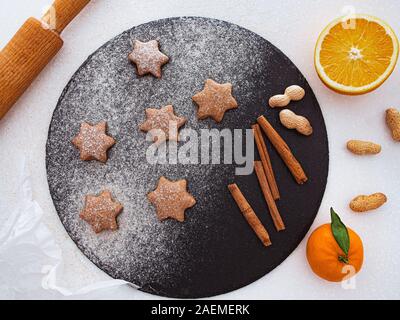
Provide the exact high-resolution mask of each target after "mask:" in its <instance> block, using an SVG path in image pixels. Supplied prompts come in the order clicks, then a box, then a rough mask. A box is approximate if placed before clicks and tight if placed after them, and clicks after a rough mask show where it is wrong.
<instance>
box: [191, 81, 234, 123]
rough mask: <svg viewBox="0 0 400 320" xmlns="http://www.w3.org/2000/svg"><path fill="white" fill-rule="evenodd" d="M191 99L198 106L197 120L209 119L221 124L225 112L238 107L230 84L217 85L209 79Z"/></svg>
mask: <svg viewBox="0 0 400 320" xmlns="http://www.w3.org/2000/svg"><path fill="white" fill-rule="evenodd" d="M192 99H193V101H194V102H196V103H197V105H198V106H199V108H198V111H197V117H198V118H199V119H205V118H208V117H211V118H213V119H214V120H215V121H217V122H221V121H222V118H223V117H224V114H225V112H226V111H228V110H230V109H235V108H237V107H238V104H237V102H236V100H235V98H234V97H233V96H232V84H231V83H224V84H219V83H217V82H215V81H214V80H211V79H207V80H206V83H205V86H204V89H203V90H202V91H200V92H199V93H196V94H195V95H194V96H193V98H192Z"/></svg>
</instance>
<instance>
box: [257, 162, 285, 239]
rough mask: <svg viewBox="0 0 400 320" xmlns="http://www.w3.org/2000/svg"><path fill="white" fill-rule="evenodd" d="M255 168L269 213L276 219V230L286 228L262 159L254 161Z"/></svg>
mask: <svg viewBox="0 0 400 320" xmlns="http://www.w3.org/2000/svg"><path fill="white" fill-rule="evenodd" d="M254 169H255V171H256V175H257V178H258V182H259V183H260V187H261V191H262V193H263V195H264V198H265V202H266V203H267V205H268V209H269V213H270V215H271V217H272V220H273V221H274V225H275V228H276V230H278V231H282V230H285V224H284V223H283V220H282V217H281V215H280V214H279V211H278V208H277V206H276V203H275V200H274V198H273V196H272V192H271V189H270V187H269V185H268V181H267V176H266V174H265V172H264V168H263V165H262V162H261V161H254Z"/></svg>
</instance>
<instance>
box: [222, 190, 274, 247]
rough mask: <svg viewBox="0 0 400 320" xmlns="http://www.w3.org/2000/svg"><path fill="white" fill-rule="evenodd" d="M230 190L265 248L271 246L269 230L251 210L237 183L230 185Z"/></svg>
mask: <svg viewBox="0 0 400 320" xmlns="http://www.w3.org/2000/svg"><path fill="white" fill-rule="evenodd" d="M228 189H229V191H230V193H231V194H232V197H233V199H234V200H235V202H236V204H237V205H238V207H239V209H240V212H241V213H242V214H243V216H244V217H245V219H246V220H247V222H248V223H249V225H250V227H251V228H252V229H253V230H254V232H255V233H256V235H257V237H258V238H259V239H260V240H261V242H262V243H263V244H264V246H266V247H268V246H270V245H271V240H270V238H269V234H268V232H267V230H266V229H265V228H264V226H263V225H262V223H261V221H260V219H258V217H257V215H256V214H255V212H254V211H253V209H252V208H251V206H250V204H249V203H248V202H247V200H246V198H245V197H244V195H243V193H242V192H241V191H240V189H239V187H238V186H237V184H236V183H233V184H230V185H228Z"/></svg>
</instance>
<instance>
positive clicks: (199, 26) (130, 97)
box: [46, 17, 329, 298]
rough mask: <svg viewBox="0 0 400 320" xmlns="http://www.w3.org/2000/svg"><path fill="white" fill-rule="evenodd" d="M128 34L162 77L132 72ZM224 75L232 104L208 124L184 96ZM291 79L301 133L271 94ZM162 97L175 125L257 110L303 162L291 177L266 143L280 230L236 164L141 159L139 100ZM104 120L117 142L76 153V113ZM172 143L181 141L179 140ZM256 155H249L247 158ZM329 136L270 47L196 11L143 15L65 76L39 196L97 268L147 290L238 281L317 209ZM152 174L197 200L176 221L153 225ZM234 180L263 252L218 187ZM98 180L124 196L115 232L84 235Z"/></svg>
mask: <svg viewBox="0 0 400 320" xmlns="http://www.w3.org/2000/svg"><path fill="white" fill-rule="evenodd" d="M131 39H138V40H141V41H148V40H151V39H158V40H159V41H160V46H161V50H162V52H164V53H165V54H167V55H168V56H169V57H170V62H169V63H168V64H167V65H166V66H165V67H164V68H163V77H162V79H155V78H153V77H151V76H145V77H141V78H140V77H137V76H136V73H135V67H134V66H133V65H132V64H130V63H129V61H128V59H127V55H128V54H129V52H130V51H131ZM207 78H212V79H214V80H216V81H217V82H220V83H222V82H231V83H232V84H233V94H234V96H235V97H236V99H237V101H238V104H239V108H238V109H236V110H231V111H229V112H227V113H226V114H225V118H224V120H223V121H222V122H221V123H220V124H216V123H215V122H214V121H212V120H209V119H208V120H204V121H198V120H197V118H196V106H195V104H194V103H193V102H192V100H191V97H192V95H193V94H194V93H196V92H198V91H200V90H201V89H202V88H203V84H204V81H205V80H206V79H207ZM291 84H298V85H300V86H302V87H303V88H305V91H306V96H305V98H304V99H303V100H302V101H299V102H293V103H291V104H290V106H289V108H292V107H293V110H295V111H296V112H297V113H299V114H302V115H304V116H306V117H307V118H308V119H309V120H310V121H311V123H312V125H313V128H314V133H313V134H312V135H311V136H310V137H304V136H301V135H299V134H298V133H296V132H295V131H292V130H287V129H285V128H284V127H283V126H282V125H281V124H280V123H279V119H278V114H279V110H277V109H271V108H269V107H267V105H268V99H269V97H270V96H272V95H274V94H277V93H282V92H283V91H284V89H285V88H286V87H287V86H288V85H291ZM167 104H173V105H174V107H175V112H176V113H177V114H178V115H183V116H185V117H186V118H187V119H188V122H187V124H186V125H185V127H186V128H192V129H196V130H197V131H199V130H200V129H202V128H217V129H223V128H230V129H234V128H236V129H246V128H250V126H251V124H253V123H254V122H255V120H256V118H257V116H259V115H261V114H264V115H266V116H267V118H268V119H269V120H270V122H271V124H272V125H273V126H274V127H275V128H276V130H277V131H278V132H279V133H280V134H281V135H282V137H283V138H284V139H285V140H286V142H287V143H288V145H289V146H290V147H291V148H292V151H293V152H294V154H295V155H296V157H297V158H298V159H299V161H300V162H301V163H302V165H303V167H304V170H305V172H306V173H307V175H308V177H309V180H308V182H307V183H306V184H305V185H302V186H299V185H297V184H296V183H295V181H294V179H293V177H292V176H291V175H290V173H289V171H288V169H287V168H286V166H285V165H284V163H283V162H282V160H281V159H280V157H279V155H278V154H277V153H276V152H275V150H274V149H273V148H272V147H271V145H269V144H268V147H269V151H270V155H271V160H272V164H273V167H274V171H275V174H276V178H277V182H278V185H279V189H280V192H281V200H280V201H278V207H279V209H280V212H281V215H282V217H283V220H284V221H285V223H286V230H285V231H282V232H279V233H278V232H277V231H276V230H275V228H274V226H273V223H272V220H271V218H270V216H269V213H268V209H267V206H266V204H265V202H264V199H263V196H262V194H261V191H260V189H259V186H258V182H257V178H256V176H255V174H254V173H253V174H252V175H248V176H235V171H234V170H235V165H233V164H231V165H229V164H226V165H217V164H214V165H205V164H199V165H193V164H191V165H190V164H189V165H183V164H177V165H174V164H169V165H168V164H156V165H152V164H149V163H148V162H147V161H146V156H145V151H146V149H147V147H148V146H149V142H146V141H145V134H144V133H142V132H140V131H139V130H138V126H139V124H140V123H141V122H142V121H143V120H144V110H145V108H147V107H150V106H153V107H160V106H164V105H167ZM100 120H106V121H107V122H108V126H109V129H108V132H109V134H110V135H111V136H113V137H114V138H115V139H116V140H117V144H116V145H115V146H114V147H113V148H112V149H111V150H110V152H109V159H108V162H107V163H106V164H101V163H99V162H96V161H91V162H84V161H80V160H79V154H78V151H77V150H76V149H75V148H74V147H73V146H72V144H71V139H72V138H73V137H74V136H75V134H76V133H77V132H78V130H79V125H80V123H81V122H82V121H88V122H92V123H95V122H97V121H100ZM180 144H182V143H180ZM255 157H256V158H257V157H258V155H257V154H256V155H255ZM328 161H329V152H328V141H327V134H326V129H325V124H324V120H323V116H322V114H321V110H320V108H319V105H318V102H317V100H316V98H315V96H314V94H313V92H312V90H311V88H310V86H309V85H308V83H307V81H306V80H305V78H304V77H303V76H302V74H301V73H300V72H299V70H298V69H297V68H296V67H295V66H294V64H293V63H292V62H291V61H290V60H289V59H288V58H287V57H286V56H285V55H284V54H283V53H282V52H280V51H279V50H278V49H277V48H276V47H274V46H273V45H272V44H271V43H269V42H268V41H267V40H265V39H263V38H261V37H260V36H258V35H257V34H254V33H253V32H251V31H249V30H246V29H243V28H241V27H239V26H237V25H234V24H231V23H228V22H224V21H219V20H214V19H208V18H198V17H183V18H169V19H164V20H158V21H153V22H149V23H146V24H143V25H140V26H137V27H134V28H132V29H131V30H129V31H126V32H124V33H122V34H121V35H119V36H117V37H115V38H114V39H112V40H111V41H109V42H108V43H106V44H105V45H104V46H102V47H101V48H100V49H98V50H97V51H96V52H95V53H94V54H93V55H91V56H90V57H89V58H88V60H87V61H86V62H85V63H84V64H83V65H82V66H81V67H80V68H79V70H78V71H77V72H76V73H75V75H74V76H73V77H72V80H71V81H70V82H69V84H68V85H67V87H66V88H65V90H64V92H63V93H62V95H61V98H60V100H59V102H58V105H57V107H56V109H55V111H54V115H53V119H52V121H51V125H50V129H49V137H48V141H47V153H46V164H47V174H48V182H49V187H50V193H51V196H52V198H53V201H54V204H55V207H56V210H57V212H58V215H59V217H60V219H61V221H62V223H63V224H64V226H65V229H66V230H67V232H68V233H69V235H70V236H71V238H72V239H73V240H74V241H75V243H76V244H77V246H78V247H79V249H80V250H81V251H82V252H83V253H84V254H85V255H86V256H87V257H88V258H89V259H90V260H91V261H92V262H93V263H95V264H96V265H97V266H98V267H99V268H101V269H102V270H104V271H105V272H106V273H108V274H109V275H110V276H112V277H114V278H121V279H124V280H127V281H130V282H132V283H133V284H135V285H137V286H139V287H140V288H141V290H143V291H145V292H149V293H153V294H158V295H163V296H168V297H182V298H197V297H206V296H213V295H217V294H222V293H225V292H229V291H231V290H234V289H237V288H240V287H243V286H245V285H248V284H250V283H252V282H253V281H255V280H257V279H259V278H260V277H262V276H264V275H265V274H267V273H268V272H270V271H271V270H273V269H274V268H275V267H277V266H278V265H279V264H280V263H281V262H282V261H283V260H284V259H286V257H287V256H288V255H289V254H290V253H291V252H292V251H293V250H294V249H295V248H296V247H297V245H298V244H299V243H300V241H301V240H302V239H303V238H304V236H305V234H306V233H307V231H308V229H309V228H310V226H311V224H312V222H313V220H314V218H315V215H316V213H317V211H318V208H319V206H320V202H321V200H322V196H323V193H324V190H325V186H326V181H327V174H328ZM161 175H165V176H166V177H168V178H170V179H180V178H185V179H187V180H188V187H189V191H190V192H191V193H192V194H193V195H194V197H195V198H196V200H197V204H196V205H195V206H194V207H193V208H192V209H189V210H187V211H186V221H185V222H184V223H179V222H176V221H173V220H167V221H164V222H159V221H157V218H156V214H155V210H154V208H153V207H152V206H151V205H150V204H149V203H148V201H147V199H146V194H147V192H149V191H151V190H152V189H154V187H155V186H156V183H157V180H158V178H159V177H160V176H161ZM232 182H236V183H237V184H238V185H239V187H240V188H241V190H242V192H243V193H244V195H245V196H246V197H247V199H248V201H249V202H250V204H251V206H252V207H253V208H254V210H255V211H256V212H257V214H258V216H259V217H260V219H261V221H262V222H263V224H264V225H265V226H266V228H267V229H268V231H269V233H270V236H271V240H272V246H270V247H268V248H265V247H264V246H263V245H262V244H261V242H260V241H259V239H258V238H257V237H256V236H255V234H254V233H253V231H252V230H251V229H250V227H249V226H248V224H247V222H246V221H245V220H244V218H243V217H242V215H241V213H240V212H239V210H238V208H237V206H236V204H235V203H234V201H233V199H232V198H231V195H230V194H229V192H228V189H227V185H228V184H229V183H232ZM105 188H108V189H109V190H111V191H112V193H113V195H114V197H115V198H116V199H117V200H118V201H120V202H122V203H123V205H124V211H123V213H122V214H121V215H120V216H119V218H118V223H119V230H118V231H116V232H103V233H101V234H99V235H95V234H94V232H93V231H92V230H91V228H90V226H88V225H87V224H86V223H85V222H84V221H82V220H81V219H80V218H79V211H80V210H81V209H82V207H83V203H84V196H85V195H86V194H88V193H99V192H100V191H101V190H102V189H105Z"/></svg>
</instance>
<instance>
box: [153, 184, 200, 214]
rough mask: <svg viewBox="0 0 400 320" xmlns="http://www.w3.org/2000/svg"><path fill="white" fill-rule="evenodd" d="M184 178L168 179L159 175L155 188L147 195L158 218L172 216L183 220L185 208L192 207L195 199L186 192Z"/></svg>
mask: <svg viewBox="0 0 400 320" xmlns="http://www.w3.org/2000/svg"><path fill="white" fill-rule="evenodd" d="M186 188H187V183H186V180H183V179H182V180H178V181H170V180H168V179H167V178H165V177H161V178H160V180H159V181H158V185H157V188H156V190H154V191H152V192H150V193H149V194H148V195H147V198H148V199H149V201H150V202H151V203H152V204H153V205H154V206H155V207H156V210H157V216H158V219H159V220H165V219H167V218H172V219H175V220H178V221H180V222H183V221H184V220H185V210H186V209H188V208H191V207H193V206H194V205H195V204H196V200H195V199H194V198H193V196H192V195H191V194H190V193H188V192H187V189H186Z"/></svg>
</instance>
